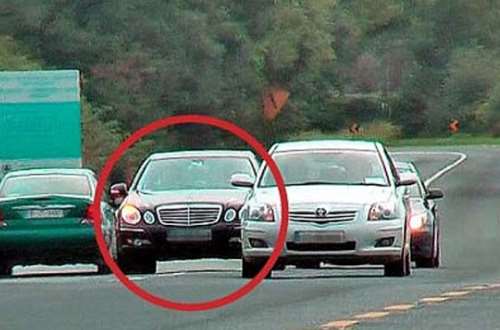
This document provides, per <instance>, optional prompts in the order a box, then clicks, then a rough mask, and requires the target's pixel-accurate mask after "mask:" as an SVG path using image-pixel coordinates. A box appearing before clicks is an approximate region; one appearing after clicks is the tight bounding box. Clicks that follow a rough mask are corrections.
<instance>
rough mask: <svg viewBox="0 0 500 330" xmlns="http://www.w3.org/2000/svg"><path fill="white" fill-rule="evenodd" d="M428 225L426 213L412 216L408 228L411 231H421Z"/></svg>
mask: <svg viewBox="0 0 500 330" xmlns="http://www.w3.org/2000/svg"><path fill="white" fill-rule="evenodd" d="M428 223H429V218H428V217H427V213H420V214H414V215H412V216H411V218H410V228H411V230H412V231H417V230H422V229H423V228H424V227H425V226H426V225H427V224H428Z"/></svg>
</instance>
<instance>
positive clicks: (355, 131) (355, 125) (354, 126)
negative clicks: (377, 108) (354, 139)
mask: <svg viewBox="0 0 500 330" xmlns="http://www.w3.org/2000/svg"><path fill="white" fill-rule="evenodd" d="M360 128H361V126H359V124H358V123H352V125H351V126H350V127H349V132H351V134H359V129H360Z"/></svg>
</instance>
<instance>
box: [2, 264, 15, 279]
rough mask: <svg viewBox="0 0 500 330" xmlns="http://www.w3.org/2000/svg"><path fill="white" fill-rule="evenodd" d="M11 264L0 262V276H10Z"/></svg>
mask: <svg viewBox="0 0 500 330" xmlns="http://www.w3.org/2000/svg"><path fill="white" fill-rule="evenodd" d="M12 268H13V267H12V266H11V265H9V264H6V263H0V277H8V276H12Z"/></svg>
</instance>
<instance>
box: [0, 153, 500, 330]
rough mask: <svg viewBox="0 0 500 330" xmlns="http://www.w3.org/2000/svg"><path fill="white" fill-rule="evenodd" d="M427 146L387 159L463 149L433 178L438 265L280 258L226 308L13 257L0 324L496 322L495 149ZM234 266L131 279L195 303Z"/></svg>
mask: <svg viewBox="0 0 500 330" xmlns="http://www.w3.org/2000/svg"><path fill="white" fill-rule="evenodd" d="M426 150H432V151H434V152H435V153H432V154H413V153H411V154H399V153H398V154H397V158H398V159H409V160H414V161H415V162H416V164H417V166H419V167H420V169H421V171H422V173H423V175H424V177H426V178H429V177H431V176H432V175H433V174H435V173H437V172H438V171H439V170H440V169H442V168H444V167H446V166H447V165H448V164H450V163H452V162H454V161H456V160H457V155H456V154H449V153H447V152H449V151H456V152H457V151H458V152H462V153H465V154H466V155H467V156H468V159H467V161H465V162H464V163H463V164H461V165H459V166H458V167H457V168H455V169H453V170H452V171H450V172H449V173H447V174H446V175H444V176H443V177H441V178H440V179H438V180H436V181H435V182H434V183H433V186H436V187H441V188H443V190H444V191H445V194H446V198H445V199H444V200H442V201H441V202H440V204H439V205H440V212H441V218H442V222H441V226H442V227H441V228H442V253H443V258H442V264H443V266H442V268H440V269H438V270H422V269H416V270H414V272H413V275H412V276H411V277H410V278H402V279H398V278H384V277H383V276H382V274H383V270H382V269H381V268H377V267H353V268H348V267H323V268H322V269H321V270H318V271H310V270H296V269H294V268H293V267H289V268H287V270H286V271H284V272H276V273H275V276H274V277H273V279H271V280H266V281H264V283H263V284H262V285H261V286H260V287H258V288H257V289H256V290H255V291H254V292H253V293H251V294H250V295H249V296H248V297H246V298H243V299H242V300H240V301H238V302H237V303H235V304H233V305H231V306H229V307H227V308H223V309H219V310H215V311H210V312H203V313H181V312H174V311H167V310H162V309H159V308H156V307H153V306H150V305H148V304H147V303H145V302H143V301H141V300H139V299H138V298H136V297H135V296H134V295H132V294H131V293H129V292H127V291H126V290H125V289H124V288H123V287H122V286H121V284H119V283H118V282H117V281H116V280H115V279H114V277H113V276H96V275H94V274H92V272H91V271H92V270H93V268H92V267H90V268H89V267H86V266H83V267H69V266H68V267H62V268H50V269H45V268H43V267H30V268H19V267H18V268H16V269H15V276H14V277H12V278H8V279H2V280H0V329H2V330H14V329H15V330H17V329H23V330H24V329H26V330H33V329H37V330H45V329H47V330H59V329H61V330H63V329H64V330H66V329H113V330H115V329H130V330H132V329H134V330H135V329H141V330H168V329H217V330H220V329H292V330H293V329H297V330H302V329H304V330H306V329H320V328H322V329H342V328H347V326H349V325H353V326H354V327H355V328H356V329H358V328H359V329H430V328H439V329H452V328H453V329H471V328H477V329H500V315H499V314H500V313H498V310H500V299H499V298H500V286H499V285H498V284H499V283H500V253H499V251H500V243H499V241H500V240H498V237H500V221H499V215H498V214H499V212H498V211H499V209H500V203H499V201H500V166H499V162H500V148H496V147H489V146H488V147H460V148H459V147H456V148H433V149H428V148H427V149H426ZM397 151H398V152H402V151H415V150H414V149H412V150H406V149H399V150H397ZM436 151H437V153H436ZM239 266H240V265H239V262H238V261H236V260H230V261H221V260H201V261H200V260H198V261H190V262H170V263H162V264H161V265H160V271H159V274H157V275H154V276H134V277H133V279H134V280H135V281H136V282H137V283H138V284H139V285H141V286H142V287H144V288H146V289H148V290H151V291H152V292H154V293H156V294H159V295H162V296H164V297H168V298H169V299H179V300H184V301H199V300H206V299H210V298H215V297H219V296H221V295H223V294H225V293H228V292H230V291H232V290H234V289H236V288H237V287H239V286H241V285H242V284H243V283H244V281H243V280H242V279H241V278H240V277H239V275H240V273H239ZM47 270H48V271H49V273H47ZM495 284H496V285H495ZM429 298H431V299H429ZM388 306H393V307H391V308H389V310H387V307H388Z"/></svg>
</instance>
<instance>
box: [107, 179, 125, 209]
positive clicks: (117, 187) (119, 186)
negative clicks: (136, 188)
mask: <svg viewBox="0 0 500 330" xmlns="http://www.w3.org/2000/svg"><path fill="white" fill-rule="evenodd" d="M127 195H128V187H127V184H126V183H115V184H114V185H112V186H111V188H110V189H109V198H110V200H111V204H112V205H113V206H115V207H118V206H120V205H121V204H122V202H123V200H124V199H125V197H127Z"/></svg>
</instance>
